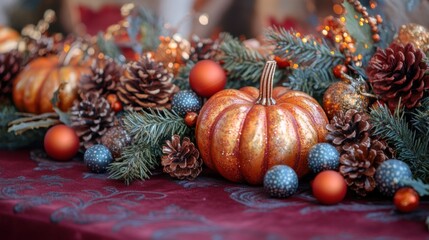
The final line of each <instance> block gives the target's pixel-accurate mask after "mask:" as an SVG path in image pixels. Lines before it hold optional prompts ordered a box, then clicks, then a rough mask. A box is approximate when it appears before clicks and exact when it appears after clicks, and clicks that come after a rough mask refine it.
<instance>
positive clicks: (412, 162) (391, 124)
mask: <svg viewBox="0 0 429 240" xmlns="http://www.w3.org/2000/svg"><path fill="white" fill-rule="evenodd" d="M370 114H371V122H372V124H373V126H374V134H375V135H379V136H380V137H381V138H383V139H386V140H387V141H388V143H389V144H391V145H392V146H394V147H395V150H396V152H397V158H398V159H400V160H402V161H404V162H406V163H407V164H408V165H409V166H410V168H411V171H412V172H413V175H414V177H416V178H419V179H423V180H425V181H427V180H429V153H428V143H429V136H428V135H418V134H417V132H416V131H414V130H413V129H410V126H409V125H408V123H407V120H406V118H405V112H404V110H403V108H400V107H398V108H397V109H396V111H395V113H394V114H391V112H390V110H389V109H388V108H387V107H386V106H380V107H377V108H375V109H372V110H371V113H370Z"/></svg>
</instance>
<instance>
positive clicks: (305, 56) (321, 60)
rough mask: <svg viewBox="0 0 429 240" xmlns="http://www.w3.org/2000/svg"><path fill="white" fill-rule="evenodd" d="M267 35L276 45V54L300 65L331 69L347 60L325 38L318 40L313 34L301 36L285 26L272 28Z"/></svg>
mask: <svg viewBox="0 0 429 240" xmlns="http://www.w3.org/2000/svg"><path fill="white" fill-rule="evenodd" d="M265 35H266V38H267V39H268V41H269V42H271V43H272V44H274V45H275V50H274V54H275V55H277V56H280V57H281V58H285V59H288V60H291V61H292V62H294V63H297V64H298V65H300V66H306V67H311V68H318V69H328V68H329V69H331V68H332V67H334V66H336V65H338V64H340V63H341V62H343V61H344V60H345V57H344V55H343V54H341V53H340V52H339V51H338V50H337V49H331V48H330V47H329V45H328V43H327V42H326V41H325V40H323V39H322V41H321V42H318V41H317V40H316V39H315V38H314V37H312V36H310V37H305V38H300V37H299V33H296V32H293V31H287V30H285V29H284V28H270V29H269V30H268V31H267V33H266V34H265Z"/></svg>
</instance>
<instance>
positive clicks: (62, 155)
mask: <svg viewBox="0 0 429 240" xmlns="http://www.w3.org/2000/svg"><path fill="white" fill-rule="evenodd" d="M44 147H45V151H46V153H47V154H48V156H50V157H52V158H53V159H55V160H57V161H67V160H70V159H72V158H73V156H74V155H76V153H77V151H78V150H79V137H78V136H77V135H76V132H75V131H74V130H73V129H72V128H70V127H68V126H66V125H62V124H60V125H56V126H54V127H52V128H50V129H49V130H48V131H47V132H46V135H45V139H44Z"/></svg>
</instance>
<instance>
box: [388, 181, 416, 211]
mask: <svg viewBox="0 0 429 240" xmlns="http://www.w3.org/2000/svg"><path fill="white" fill-rule="evenodd" d="M393 202H394V203H395V207H396V209H398V211H400V212H404V213H407V212H412V211H414V210H416V209H417V207H418V206H419V203H420V197H419V194H418V193H417V192H416V191H415V190H414V189H412V188H409V187H405V188H401V189H399V190H398V191H396V193H395V196H394V197H393Z"/></svg>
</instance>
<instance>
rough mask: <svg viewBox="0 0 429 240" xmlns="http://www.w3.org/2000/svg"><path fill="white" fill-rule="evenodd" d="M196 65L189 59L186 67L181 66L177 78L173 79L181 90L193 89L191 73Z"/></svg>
mask: <svg viewBox="0 0 429 240" xmlns="http://www.w3.org/2000/svg"><path fill="white" fill-rule="evenodd" d="M194 66H195V62H193V61H191V60H189V61H188V62H187V63H186V65H185V66H184V67H182V68H180V71H179V74H178V76H177V78H176V79H174V80H173V83H174V84H175V85H176V86H178V87H179V88H180V90H187V89H191V86H190V85H189V73H190V72H191V70H192V68H193V67H194Z"/></svg>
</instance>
